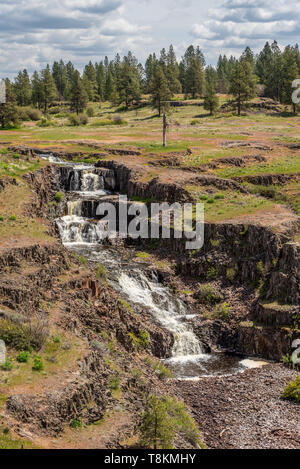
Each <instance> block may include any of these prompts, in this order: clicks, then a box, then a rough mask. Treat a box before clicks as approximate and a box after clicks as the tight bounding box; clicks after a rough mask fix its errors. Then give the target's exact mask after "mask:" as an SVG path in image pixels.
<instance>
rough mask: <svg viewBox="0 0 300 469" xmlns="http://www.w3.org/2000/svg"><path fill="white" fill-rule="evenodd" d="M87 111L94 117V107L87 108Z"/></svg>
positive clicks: (89, 115)
mask: <svg viewBox="0 0 300 469" xmlns="http://www.w3.org/2000/svg"><path fill="white" fill-rule="evenodd" d="M86 113H87V115H88V117H94V115H95V111H94V108H92V107H88V108H87V110H86Z"/></svg>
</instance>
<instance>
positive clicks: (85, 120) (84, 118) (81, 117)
mask: <svg viewBox="0 0 300 469" xmlns="http://www.w3.org/2000/svg"><path fill="white" fill-rule="evenodd" d="M79 121H80V124H81V125H87V123H88V121H89V118H88V116H87V115H86V114H79Z"/></svg>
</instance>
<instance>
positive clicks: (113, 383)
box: [109, 376, 120, 391]
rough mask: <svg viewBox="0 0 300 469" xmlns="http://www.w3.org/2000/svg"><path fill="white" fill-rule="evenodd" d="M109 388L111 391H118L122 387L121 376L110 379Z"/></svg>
mask: <svg viewBox="0 0 300 469" xmlns="http://www.w3.org/2000/svg"><path fill="white" fill-rule="evenodd" d="M109 389H110V390H111V391H118V390H119V389H120V377H119V376H113V377H112V378H111V379H110V381H109Z"/></svg>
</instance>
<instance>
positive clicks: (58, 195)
mask: <svg viewBox="0 0 300 469" xmlns="http://www.w3.org/2000/svg"><path fill="white" fill-rule="evenodd" d="M64 198H65V194H64V193H63V192H56V194H55V196H54V199H55V201H56V202H58V203H59V202H62V201H63V200H64Z"/></svg>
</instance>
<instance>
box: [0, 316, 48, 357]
mask: <svg viewBox="0 0 300 469" xmlns="http://www.w3.org/2000/svg"><path fill="white" fill-rule="evenodd" d="M47 336H48V327H47V325H46V323H45V322H43V321H36V322H30V323H25V324H15V323H14V322H13V321H12V320H10V319H0V339H2V340H4V342H5V343H6V345H9V346H10V347H12V348H14V349H15V350H21V351H23V350H25V351H29V352H30V351H31V350H32V349H35V350H40V349H41V347H42V346H43V345H44V343H45V341H46V338H47Z"/></svg>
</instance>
